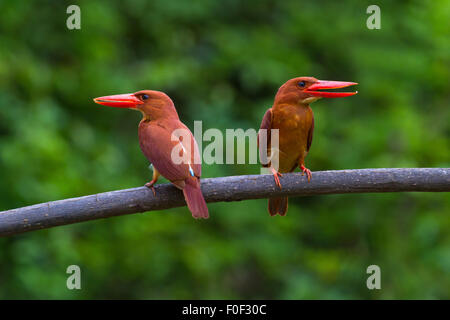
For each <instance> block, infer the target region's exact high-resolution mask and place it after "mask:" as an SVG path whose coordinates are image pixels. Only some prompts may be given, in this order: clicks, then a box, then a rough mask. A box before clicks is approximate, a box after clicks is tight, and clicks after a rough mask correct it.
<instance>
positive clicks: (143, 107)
mask: <svg viewBox="0 0 450 320" xmlns="http://www.w3.org/2000/svg"><path fill="white" fill-rule="evenodd" d="M94 102H95V103H98V104H100V105H104V106H109V107H119V108H128V109H133V110H138V111H140V112H141V113H142V120H141V121H140V123H139V127H138V136H139V146H140V148H141V150H142V153H143V154H144V155H145V157H146V158H147V159H148V160H149V161H150V163H151V165H152V166H153V177H152V180H151V181H150V182H148V183H146V184H145V186H146V187H148V188H150V189H152V191H153V195H154V196H156V192H155V188H154V184H155V183H156V182H157V180H158V178H159V177H160V175H162V176H163V177H165V178H166V179H168V180H169V181H170V182H171V183H172V184H173V185H174V186H175V187H177V188H178V189H181V190H182V191H183V194H184V198H185V200H186V203H187V206H188V208H189V210H190V211H191V213H192V216H193V217H194V218H196V219H198V218H204V219H207V218H208V217H209V211H208V207H207V206H206V202H205V199H204V197H203V194H202V191H201V189H200V177H201V174H202V167H201V160H200V154H199V150H198V145H197V142H196V141H195V139H194V136H193V135H192V132H191V131H190V130H189V129H188V127H186V126H185V125H184V124H183V123H182V122H181V121H180V118H179V116H178V113H177V110H176V109H175V105H174V103H173V101H172V99H170V97H169V96H168V95H167V94H165V93H164V92H161V91H155V90H141V91H138V92H135V93H126V94H117V95H110V96H104V97H98V98H95V99H94Z"/></svg>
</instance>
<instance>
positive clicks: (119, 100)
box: [94, 93, 144, 108]
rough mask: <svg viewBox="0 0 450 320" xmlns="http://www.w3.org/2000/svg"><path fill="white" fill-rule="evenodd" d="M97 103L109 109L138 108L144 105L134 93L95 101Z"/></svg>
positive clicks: (100, 98)
mask: <svg viewBox="0 0 450 320" xmlns="http://www.w3.org/2000/svg"><path fill="white" fill-rule="evenodd" d="M94 102H95V103H98V104H101V105H103V106H108V107H117V108H136V106H137V105H139V104H143V103H144V102H142V101H141V100H139V99H138V98H137V97H136V96H135V95H134V94H133V93H125V94H116V95H114V96H105V97H99V98H95V99H94Z"/></svg>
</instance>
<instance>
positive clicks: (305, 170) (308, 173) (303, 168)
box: [300, 165, 312, 182]
mask: <svg viewBox="0 0 450 320" xmlns="http://www.w3.org/2000/svg"><path fill="white" fill-rule="evenodd" d="M300 169H302V171H303V172H302V176H303V175H305V173H306V176H307V177H308V182H310V181H311V177H312V174H311V170H309V169H308V168H306V167H305V166H304V165H301V166H300Z"/></svg>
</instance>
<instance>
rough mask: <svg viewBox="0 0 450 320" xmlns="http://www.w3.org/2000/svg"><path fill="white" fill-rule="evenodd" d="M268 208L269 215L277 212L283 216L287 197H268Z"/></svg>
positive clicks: (286, 207) (286, 205)
mask: <svg viewBox="0 0 450 320" xmlns="http://www.w3.org/2000/svg"><path fill="white" fill-rule="evenodd" d="M268 208H269V213H270V215H271V216H274V215H276V214H277V213H278V214H279V215H280V216H285V215H286V212H287V209H288V197H282V198H270V199H269V205H268Z"/></svg>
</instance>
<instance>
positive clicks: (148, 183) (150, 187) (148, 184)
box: [145, 180, 156, 197]
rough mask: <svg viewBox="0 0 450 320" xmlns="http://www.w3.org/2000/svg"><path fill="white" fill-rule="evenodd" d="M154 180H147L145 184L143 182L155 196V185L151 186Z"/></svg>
mask: <svg viewBox="0 0 450 320" xmlns="http://www.w3.org/2000/svg"><path fill="white" fill-rule="evenodd" d="M155 182H156V181H155V180H152V181H150V182H147V183H146V184H145V186H146V187H147V188H149V189H152V191H153V195H154V196H155V197H156V191H155V187H154V186H153V185H154V184H155Z"/></svg>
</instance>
